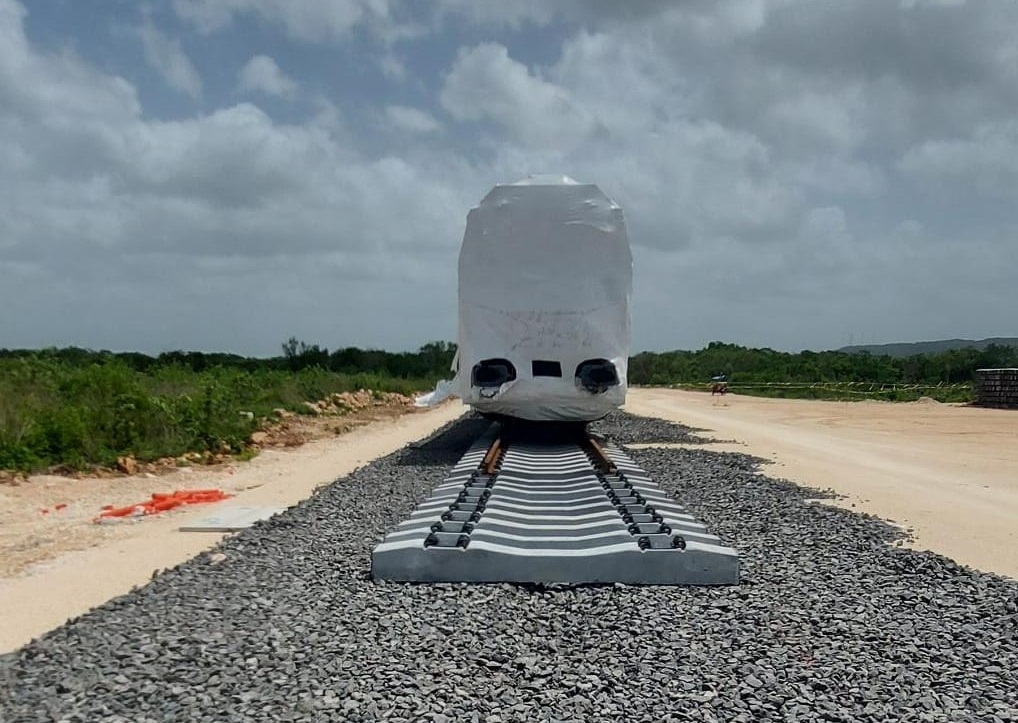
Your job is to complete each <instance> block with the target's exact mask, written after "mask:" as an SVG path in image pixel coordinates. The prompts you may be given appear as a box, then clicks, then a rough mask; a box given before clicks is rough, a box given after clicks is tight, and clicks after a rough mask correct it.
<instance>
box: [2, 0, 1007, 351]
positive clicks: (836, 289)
mask: <svg viewBox="0 0 1018 723" xmlns="http://www.w3.org/2000/svg"><path fill="white" fill-rule="evenodd" d="M1015 28H1018V3H1016V2H1014V0H968V1H966V0H853V1H852V2H845V1H844V0H638V1H633V2H627V3H622V2H615V1H612V0H560V1H558V2H549V1H548V0H513V2H506V1H505V0H490V1H489V0H412V1H411V0H406V1H405V2H399V1H398V0H159V1H158V2H157V1H155V0H151V1H149V2H144V1H140V0H22V1H20V2H19V1H18V0H0V189H2V192H0V348H38V347H45V346H60V347H62V346H72V345H74V346H81V347H85V348H91V349H111V350H118V351H126V350H133V351H142V352H146V353H159V352H161V351H168V350H174V349H185V350H204V351H226V352H234V353H239V354H246V355H254V356H267V355H277V354H279V353H281V344H282V343H283V342H284V341H285V340H286V339H288V338H290V337H291V336H294V337H297V338H298V339H302V340H305V341H307V342H308V343H317V344H320V345H321V346H324V347H327V348H329V349H336V348H340V347H345V346H359V347H362V348H369V347H370V348H384V349H388V350H392V351H401V350H413V349H416V348H418V347H419V346H421V345H423V344H425V343H427V342H429V341H436V340H449V341H455V338H456V333H457V320H456V264H457V257H458V254H459V247H460V244H461V243H462V239H463V232H464V228H465V223H466V215H467V212H468V211H469V210H470V208H471V207H473V206H475V205H476V204H477V203H479V202H480V200H481V199H482V198H483V197H484V196H485V195H486V194H487V193H488V191H489V190H491V188H492V187H493V186H494V185H495V184H498V183H510V182H513V181H516V180H518V179H520V178H524V177H526V176H528V175H530V174H544V173H554V174H560V175H561V174H564V175H568V176H571V177H573V178H575V179H577V180H578V181H581V182H586V183H595V184H597V185H598V186H599V187H600V188H601V189H602V190H603V191H604V192H605V193H606V194H607V195H608V196H609V197H611V198H612V199H614V200H615V201H616V202H617V203H618V204H620V205H621V207H622V209H623V212H624V214H625V219H626V226H627V230H628V234H629V238H630V242H631V244H632V249H633V257H634V267H633V274H634V289H633V299H632V348H633V352H634V353H635V352H638V351H643V350H652V351H664V350H670V349H698V348H701V347H703V346H705V345H706V344H707V343H709V342H711V341H725V342H731V343H737V344H743V345H747V346H755V347H770V348H773V349H781V350H787V351H799V350H802V349H813V350H822V349H830V348H838V347H840V346H843V345H846V344H849V343H850V342H854V343H881V342H894V341H915V340H925V339H939V338H952V337H964V338H976V339H978V338H984V337H990V336H1015V335H1018V317H1016V314H1015V309H1016V307H1018V284H1016V270H1018V33H1016V32H1014V30H1015Z"/></svg>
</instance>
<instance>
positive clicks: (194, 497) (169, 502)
mask: <svg viewBox="0 0 1018 723" xmlns="http://www.w3.org/2000/svg"><path fill="white" fill-rule="evenodd" d="M231 497H233V495H228V494H226V493H225V492H223V491H222V490H177V491H176V492H172V493H169V494H167V493H164V492H153V493H152V499H150V500H148V501H147V502H140V503H138V504H136V505H128V506H127V507H114V506H113V505H106V506H104V507H103V508H102V512H100V513H99V516H98V517H97V518H95V520H94V521H95V522H101V521H102V520H104V519H109V518H117V517H141V516H144V515H157V514H159V513H160V512H166V511H167V510H172V509H173V508H174V507H180V506H181V505H193V504H199V503H203V502H219V501H221V500H226V499H229V498H231Z"/></svg>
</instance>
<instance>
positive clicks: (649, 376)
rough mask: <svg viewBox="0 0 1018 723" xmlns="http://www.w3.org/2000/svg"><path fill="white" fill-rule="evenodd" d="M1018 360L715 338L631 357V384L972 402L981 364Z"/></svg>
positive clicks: (1004, 353)
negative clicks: (724, 382)
mask: <svg viewBox="0 0 1018 723" xmlns="http://www.w3.org/2000/svg"><path fill="white" fill-rule="evenodd" d="M1006 366H1018V348H1015V347H1005V346H1000V345H989V346H987V347H986V348H985V349H982V350H979V349H974V348H969V349H954V350H950V351H946V352H942V353H938V354H916V355H913V356H910V357H904V358H896V357H891V356H887V355H881V356H874V355H872V354H869V353H866V352H863V353H858V354H847V353H844V352H838V351H825V352H812V351H803V352H800V353H798V354H791V353H787V352H779V351H774V350H773V349H749V348H747V347H743V346H738V345H735V344H723V343H720V342H713V343H711V344H709V345H708V346H707V347H705V348H704V349H700V350H699V351H673V352H665V353H653V352H644V353H641V354H637V355H636V356H634V357H632V358H631V359H630V361H629V381H630V383H631V384H633V385H640V384H647V385H667V386H679V387H695V388H698V389H703V388H704V385H705V384H707V383H709V381H710V379H711V378H712V377H713V376H715V375H719V374H724V375H726V376H727V379H728V388H729V389H730V390H731V391H734V392H739V393H743V394H753V395H758V396H771V397H794V398H807V399H884V400H887V401H914V400H915V399H918V398H919V397H921V396H928V397H931V398H933V399H936V400H937V401H942V402H968V401H971V400H972V382H973V380H974V378H975V371H976V369H980V368H990V367H1006Z"/></svg>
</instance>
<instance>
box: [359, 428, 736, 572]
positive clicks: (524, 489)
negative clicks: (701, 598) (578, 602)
mask: <svg viewBox="0 0 1018 723" xmlns="http://www.w3.org/2000/svg"><path fill="white" fill-rule="evenodd" d="M372 575H373V577H375V579H382V580H394V581H414V582H513V583H526V582H532V583H537V582H541V583H573V584H577V583H611V582H619V583H627V584H666V585H667V584H671V585H734V584H738V582H739V558H738V555H737V554H736V552H735V551H734V550H733V549H731V548H729V547H726V546H724V545H723V544H722V543H721V541H720V540H719V539H718V537H716V536H715V535H712V534H710V533H709V532H708V531H707V529H706V527H705V526H704V525H703V524H702V523H700V522H699V521H698V520H696V519H695V518H694V517H693V516H692V515H690V514H689V513H688V512H687V511H686V509H684V508H683V507H682V506H681V505H679V504H678V503H677V502H676V501H674V500H673V499H671V498H670V497H669V496H668V494H667V493H665V492H664V491H662V490H661V488H660V487H659V486H658V485H657V484H656V483H655V482H654V481H653V480H652V479H651V478H650V476H649V475H647V473H646V472H644V471H643V470H642V469H640V468H639V467H638V466H637V465H636V464H635V463H634V462H633V461H632V460H631V459H630V458H629V457H628V456H626V454H625V453H624V452H623V451H622V450H621V449H620V448H618V447H617V446H615V445H614V444H612V443H611V442H608V441H605V440H603V439H599V438H597V437H594V436H592V435H590V434H588V433H587V432H586V430H585V428H584V427H579V426H573V427H566V428H560V429H557V430H555V433H554V434H548V427H546V426H545V427H538V428H534V427H527V426H526V425H505V426H504V425H503V424H501V423H493V424H492V425H491V426H490V427H489V428H488V430H487V431H486V432H485V433H484V434H482V435H481V436H480V437H478V439H477V440H476V441H475V442H474V443H473V445H472V446H471V447H470V448H469V449H468V450H467V452H466V453H465V454H464V455H463V457H462V458H461V459H460V460H459V462H458V463H457V464H456V465H455V466H454V467H453V468H452V470H451V471H450V473H449V474H448V476H447V477H446V478H445V480H444V481H443V482H442V484H440V485H439V486H438V487H437V488H435V489H434V490H433V492H432V494H431V496H430V497H429V498H428V499H427V500H425V501H424V502H422V503H421V504H420V505H419V506H418V507H417V509H416V510H415V511H414V512H413V513H412V514H411V515H410V517H409V519H407V520H405V521H404V522H402V523H400V524H399V525H398V526H397V528H396V529H395V530H393V531H391V532H390V533H389V534H388V535H386V536H385V538H384V539H383V540H382V541H381V542H380V543H379V544H378V546H377V547H376V548H375V549H374V551H373V552H372Z"/></svg>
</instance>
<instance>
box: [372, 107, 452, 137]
mask: <svg viewBox="0 0 1018 723" xmlns="http://www.w3.org/2000/svg"><path fill="white" fill-rule="evenodd" d="M385 118H386V120H387V121H388V123H389V124H390V125H391V126H392V127H393V128H395V129H397V130H400V131H406V132H407V133H434V132H435V131H437V130H440V129H441V127H442V126H441V125H440V124H439V122H438V121H437V120H435V118H434V116H432V115H431V114H430V113H427V112H425V111H422V110H420V109H419V108H410V107H408V106H405V105H390V106H386V108H385Z"/></svg>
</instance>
